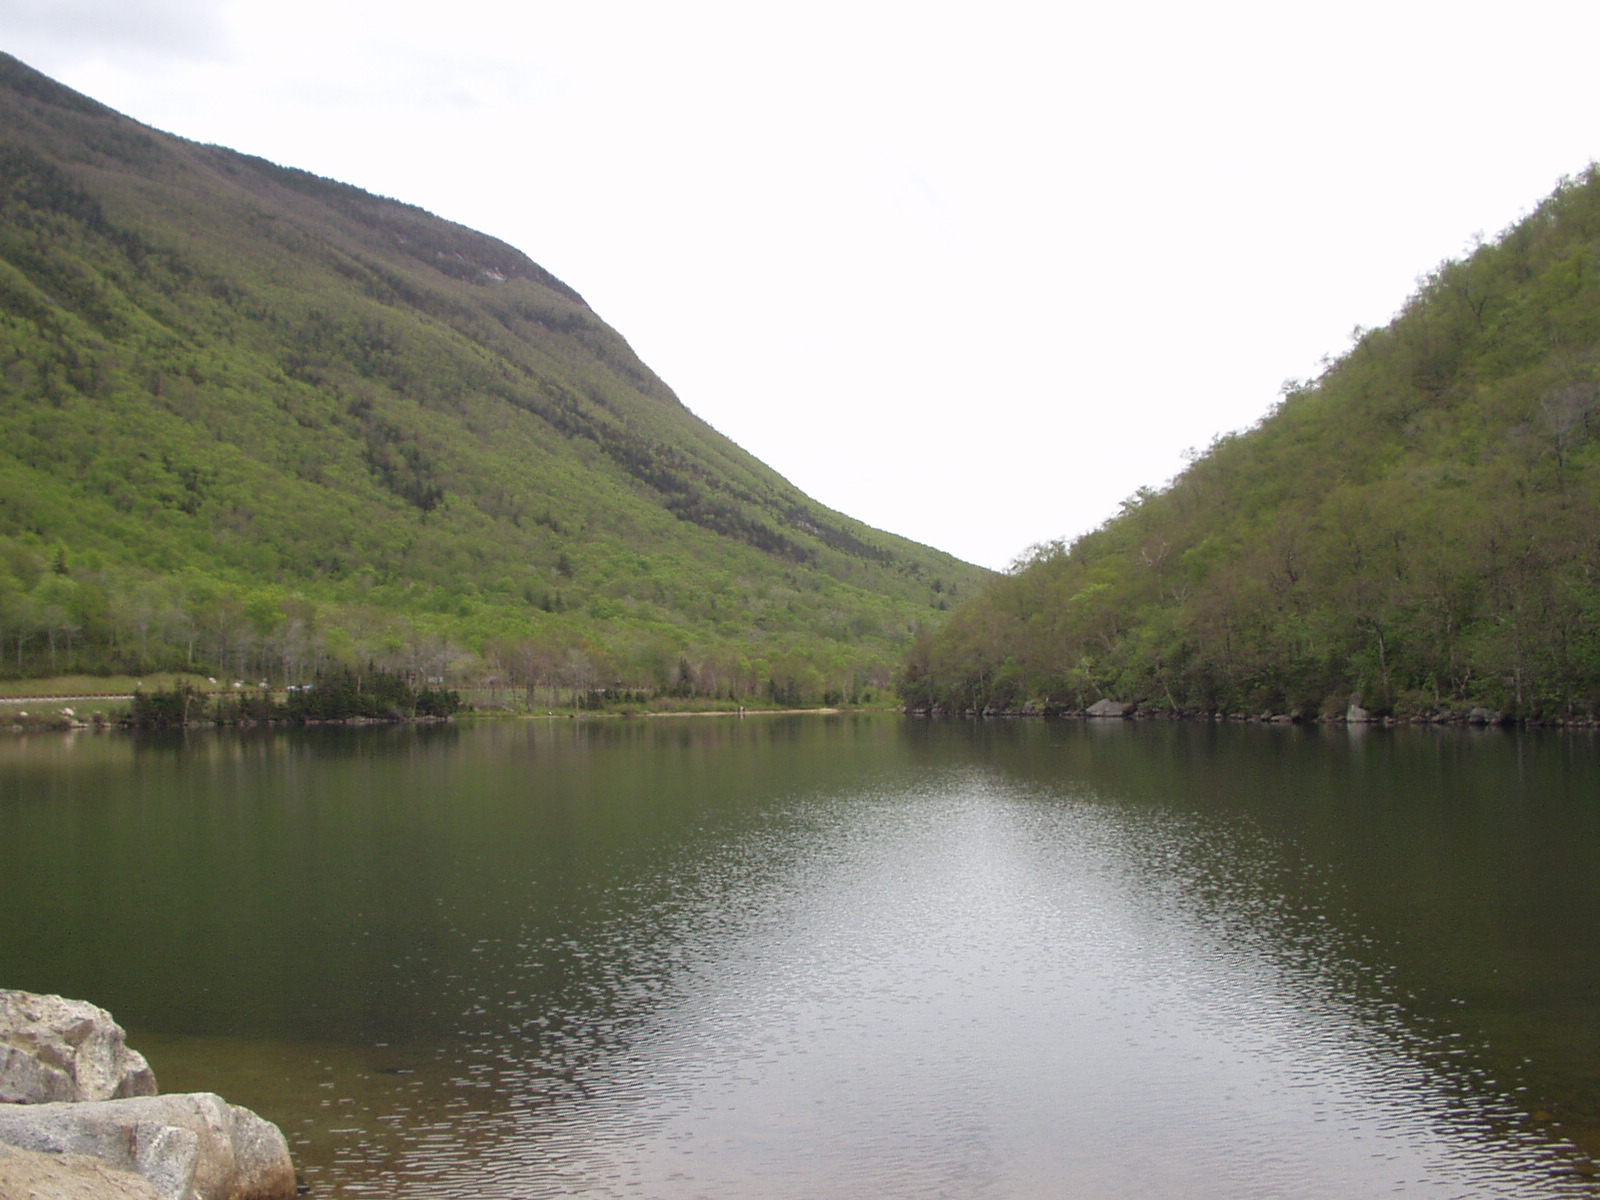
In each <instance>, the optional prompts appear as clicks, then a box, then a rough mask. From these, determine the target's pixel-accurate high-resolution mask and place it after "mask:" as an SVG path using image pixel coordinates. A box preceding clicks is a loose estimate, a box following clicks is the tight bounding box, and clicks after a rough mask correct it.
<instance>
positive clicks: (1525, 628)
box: [905, 166, 1600, 720]
mask: <svg viewBox="0 0 1600 1200" xmlns="http://www.w3.org/2000/svg"><path fill="white" fill-rule="evenodd" d="M1597 397H1600V174H1597V172H1596V169H1595V168H1594V167H1592V166H1591V167H1590V168H1589V170H1588V171H1586V172H1585V173H1584V174H1583V175H1582V176H1581V177H1579V178H1577V179H1573V180H1568V181H1565V182H1564V183H1563V184H1562V185H1561V186H1560V187H1559V188H1558V189H1557V190H1556V191H1555V192H1554V194H1552V195H1551V196H1550V197H1548V198H1547V199H1546V200H1545V201H1544V202H1543V203H1542V204H1540V205H1539V207H1538V208H1537V210H1536V211H1534V212H1533V214H1532V215H1531V216H1529V217H1528V218H1527V219H1526V220H1524V221H1522V222H1520V223H1518V224H1517V225H1515V226H1514V227H1512V228H1511V229H1509V230H1507V231H1506V232H1505V233H1504V234H1502V235H1501V236H1500V237H1498V238H1497V239H1495V240H1494V241H1493V242H1491V243H1489V244H1486V245H1482V246H1480V247H1479V248H1478V249H1477V250H1476V251H1475V252H1474V253H1472V254H1471V255H1470V256H1469V257H1467V258H1465V259H1464V260H1463V261H1453V262H1447V263H1445V264H1443V265H1442V266H1440V267H1439V268H1438V269H1437V270H1435V271H1434V272H1432V274H1431V275H1429V276H1428V277H1427V279H1426V281H1425V282H1424V283H1423V285H1422V286H1421V288H1420V290H1419V291H1418V292H1417V293H1416V294H1415V295H1414V296H1413V297H1412V298H1411V300H1410V301H1409V302H1408V303H1407V305H1406V306H1405V308H1404V309H1403V310H1402V311H1401V313H1400V314H1399V315H1398V316H1397V317H1396V318H1395V320H1394V321H1393V322H1392V323H1390V324H1389V325H1388V326H1386V327H1385V328H1382V329H1375V330H1371V331H1367V332H1360V331H1358V336H1357V338H1356V341H1355V344H1354V345H1353V347H1352V348H1351V349H1350V350H1349V351H1348V352H1347V353H1345V354H1344V355H1342V356H1341V357H1339V358H1338V359H1337V360H1335V361H1333V362H1332V363H1331V365H1329V366H1328V367H1327V369H1326V370H1325V371H1324V372H1323V373H1322V374H1321V375H1320V376H1319V377H1318V378H1316V379H1314V380H1311V381H1308V382H1306V383H1303V384H1297V385H1293V386H1290V387H1288V388H1286V390H1285V393H1284V395H1283V397H1282V400H1281V402H1280V403H1279V404H1278V405H1277V406H1276V408H1275V409H1274V410H1273V411H1272V412H1271V413H1270V414H1269V415H1267V416H1266V417H1265V418H1264V419H1263V420H1261V421H1260V422H1259V424H1258V425H1256V426H1255V427H1254V428H1252V429H1250V430H1248V431H1246V432H1243V433H1239V434H1230V435H1228V436H1226V437H1222V438H1220V439H1218V440H1217V441H1216V442H1215V443H1214V444H1213V445H1212V446H1211V448H1210V449H1209V451H1207V452H1206V453H1205V454H1203V455H1202V456H1200V457H1199V458H1198V460H1197V461H1195V462H1193V463H1192V464H1191V465H1190V467H1189V468H1188V469H1187V470H1185V471H1184V472H1183V473H1182V474H1181V475H1179V476H1178V477H1177V478H1176V479H1175V480H1173V481H1172V482H1171V483H1170V484H1169V485H1168V486H1166V487H1164V488H1159V489H1155V488H1150V489H1144V490H1141V491H1140V492H1139V493H1138V494H1137V495H1135V496H1133V497H1130V498H1129V499H1128V500H1127V501H1126V502H1124V505H1123V511H1122V512H1121V513H1120V514H1119V515H1117V516H1116V517H1115V518H1113V519H1112V520H1110V521H1108V522H1106V523H1105V525H1103V526H1102V527H1101V528H1099V529H1097V530H1095V531H1093V532H1091V533H1089V534H1087V535H1085V536H1084V537H1081V538H1079V539H1077V540H1076V541H1074V542H1073V543H1071V544H1070V545H1066V544H1061V543H1057V544H1053V545H1047V546H1041V547H1038V548H1037V549H1036V551H1035V552H1034V553H1033V555H1032V556H1031V560H1030V561H1029V562H1028V563H1027V564H1026V565H1025V566H1023V567H1021V568H1020V569H1018V570H1016V571H1014V572H1013V573H1012V574H1010V575H1009V576H1007V577H1005V578H1002V579H1000V580H998V581H997V582H995V583H994V584H993V585H992V586H990V587H989V588H987V589H986V590H985V591H984V592H983V593H982V594H981V595H980V596H979V597H977V598H975V599H974V600H973V601H971V602H970V603H969V604H967V605H965V606H963V607H962V608H961V609H960V611H958V612H957V613H955V614H953V615H952V618H951V620H950V621H949V622H947V623H946V624H945V625H944V626H943V627H942V629H941V630H940V631H939V633H938V634H937V635H931V634H930V635H928V636H925V637H923V638H921V639H920V640H919V641H918V643H917V645H916V646H915V648H914V650H913V652H912V655H911V658H910V662H909V664H908V666H907V668H906V675H905V682H906V691H907V692H908V693H909V694H910V696H911V697H912V700H913V702H914V703H915V704H917V705H919V706H921V705H944V706H948V707H951V708H955V709H983V708H986V707H992V708H1002V709H1009V708H1016V707H1023V706H1030V707H1034V708H1069V709H1076V708H1082V707H1084V706H1085V705H1087V704H1089V703H1092V702H1093V701H1095V700H1096V699H1097V698H1099V697H1111V698H1116V699H1120V700H1123V701H1141V702H1143V703H1144V705H1145V706H1146V707H1148V708H1153V709H1158V710H1168V711H1179V712H1191V713H1215V712H1224V713H1246V714H1251V715H1257V714H1261V713H1264V712H1268V713H1274V714H1296V715H1300V716H1304V717H1314V716H1317V715H1319V714H1325V715H1334V714H1343V713H1344V712H1345V710H1346V707H1347V705H1348V704H1349V703H1350V701H1351V698H1352V696H1356V697H1358V698H1359V701H1360V703H1361V705H1363V706H1364V707H1366V708H1367V709H1368V710H1369V711H1370V712H1372V713H1373V714H1377V715H1386V714H1393V715H1396V716H1402V717H1412V718H1427V717H1438V718H1443V717H1448V716H1450V715H1459V714H1460V713H1461V712H1463V711H1464V710H1466V709H1468V708H1470V707H1472V706H1482V707H1486V708H1490V709H1495V710H1499V711H1500V712H1502V713H1505V714H1507V715H1509V716H1518V717H1526V718H1540V719H1551V720H1572V719H1592V718H1594V717H1595V716H1596V714H1597V713H1600V441H1597V438H1596V432H1597V430H1600V403H1597Z"/></svg>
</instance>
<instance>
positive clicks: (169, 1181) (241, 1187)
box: [0, 989, 297, 1200]
mask: <svg viewBox="0 0 1600 1200" xmlns="http://www.w3.org/2000/svg"><path fill="white" fill-rule="evenodd" d="M296 1190H297V1187H296V1179H295V1170H294V1160H293V1159H292V1158H291V1156H290V1154H289V1144H288V1142H287V1140H285V1138H284V1136H283V1131H282V1130H280V1129H279V1128H278V1127H277V1126H276V1125H274V1124H272V1122H270V1121H268V1120H266V1119H265V1118H263V1117H260V1116H258V1115H256V1114H255V1113H253V1112H251V1111H250V1110H249V1109H247V1108H242V1107H240V1106H238V1105H235V1104H229V1103H228V1102H227V1101H226V1100H224V1099H223V1098H222V1097H220V1096H217V1095H214V1094H212V1093H210V1092H191V1093H179V1094H176V1095H161V1094H159V1093H158V1090H157V1087H156V1079H155V1074H154V1073H153V1072H152V1071H151V1070H150V1065H149V1063H147V1062H146V1061H145V1059H144V1056H143V1055H141V1054H139V1053H138V1052H137V1051H135V1050H131V1049H129V1048H128V1046H127V1035H126V1034H125V1033H124V1031H123V1029H122V1027H121V1026H120V1025H118V1024H117V1023H116V1021H115V1020H114V1019H113V1018H112V1016H111V1014H110V1013H108V1012H107V1011H106V1010H105V1009H103V1008H99V1007H97V1006H95V1005H93V1004H89V1003H87V1002H86V1001H83V1000H68V999H66V998H64V997H61V996H52V995H39V994H36V993H32V992H21V991H15V990H10V989H0V1197H6V1198H8V1200H9V1198H10V1197H12V1196H16V1197H19V1198H20V1197H30V1198H33V1200H150V1198H151V1197H158V1198H159V1200H292V1197H294V1196H295V1194H296Z"/></svg>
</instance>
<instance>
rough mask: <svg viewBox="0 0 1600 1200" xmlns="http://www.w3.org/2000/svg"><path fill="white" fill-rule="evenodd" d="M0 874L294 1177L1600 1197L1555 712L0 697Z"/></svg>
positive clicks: (0, 935)
mask: <svg viewBox="0 0 1600 1200" xmlns="http://www.w3.org/2000/svg"><path fill="white" fill-rule="evenodd" d="M0 914H3V920H0V986H12V987H22V988H26V989H30V990H35V991H50V992H60V993H63V994H66V995H71V996H80V997H84V998H87V999H91V1000H94V1001H95V1002H97V1003H100V1004H102V1005H104V1006H106V1007H108V1008H110V1009H111V1010H112V1011H113V1012H114V1013H115V1014H116V1016H117V1017H118V1018H119V1019H120V1020H121V1021H122V1022H123V1023H124V1024H125V1025H126V1026H127V1027H128V1028H129V1030H130V1041H131V1042H132V1044H133V1045H134V1046H135V1047H136V1048H138V1049H141V1050H143V1051H144V1052H145V1053H146V1055H147V1056H148V1057H149V1058H150V1059H151V1061H152V1063H153V1065H154V1066H155V1068H156V1072H157V1075H158V1078H159V1079H160V1081H161V1084H162V1087H163V1089H164V1090H168V1091H177V1090H214V1091H219V1092H221V1093H223V1094H224V1095H226V1096H227V1097H228V1098H229V1099H231V1100H233V1101H235V1102H236V1103H242V1104H246V1105H249V1106H250V1107H253V1108H255V1109H257V1110H258V1111H259V1112H261V1113H263V1114H264V1115H266V1116H268V1117H269V1118H271V1119H273V1120H276V1121H277V1122H278V1123H279V1124H280V1125H281V1126H282V1127H283V1128H284V1130H285V1132H286V1133H287V1134H288V1135H289V1138H290V1141H291V1143H292V1144H293V1145H294V1146H295V1149H296V1153H297V1155H298V1157H299V1159H300V1161H301V1163H302V1165H303V1167H304V1170H305V1174H306V1176H307V1178H308V1180H309V1182H310V1183H311V1184H312V1187H313V1194H314V1195H316V1196H324V1197H334V1196H339V1197H368V1196H372V1197H377V1196H383V1197H390V1196H396V1197H406V1198H424V1200H433V1198H441V1197H463V1198H464V1197H472V1198H480V1197H493V1198H506V1200H512V1198H515V1200H521V1198H524V1197H527V1198H535V1197H545V1196H552V1197H553V1196H581V1197H660V1198H664V1200H677V1198H680V1197H682V1198H688V1197H702V1196H703V1197H714V1198H724V1197H726V1198H735V1197H737V1198H740V1200H745V1198H753V1200H762V1198H767V1197H785V1198H789V1197H793V1198H799V1197H807V1198H812V1197H815V1198H826V1197H868V1196H872V1197H960V1198H969V1197H980V1198H981V1197H995V1198H1001V1197H1005V1198H1013V1197H1014V1198H1020V1200H1032V1198H1035V1197H1039V1198H1043V1197H1051V1198H1063V1197H1065V1198H1080V1197H1081V1198H1085V1200H1088V1198H1094V1200H1106V1198H1110V1200H1119V1198H1123V1197H1140V1198H1152V1200H1167V1198H1172V1200H1180V1198H1181V1200H1205V1198H1209V1197H1217V1198H1219V1200H1220V1198H1223V1197H1226V1198H1228V1200H1239V1198H1242V1197H1284V1198H1291V1197H1292V1198H1294V1200H1309V1198H1317V1197H1327V1198H1329V1200H1350V1198H1352V1197H1367V1196H1378V1195H1384V1196H1426V1197H1452V1198H1454V1197H1489V1196H1505V1197H1546V1196H1550V1197H1555V1196H1585V1197H1593V1196H1600V1182H1597V1179H1596V1175H1595V1167H1594V1166H1593V1164H1592V1162H1591V1159H1590V1155H1591V1154H1595V1155H1600V752H1597V746H1596V743H1595V741H1594V739H1592V738H1590V737H1588V736H1584V735H1557V734H1512V733H1504V732H1499V731H1480V732H1463V731H1459V730H1447V731H1436V730H1394V731H1385V730H1350V731H1346V730H1344V729H1342V728H1341V729H1300V728H1289V729H1284V728H1261V727H1237V726H1219V727H1213V726H1204V725H1148V724H1123V723H1120V722H1116V723H1094V724H1087V725H1084V724H1053V723H1052V724H1045V723H1039V722H989V723H957V722H918V721H909V720H903V719H901V718H899V717H894V716H836V717H823V716H805V717H751V718H748V719H745V720H743V721H740V720H737V719H705V718H678V719H651V720H634V721H614V720H612V721H590V722H575V721H550V722H533V723H509V722H508V723H495V724H483V725H470V724H469V725H456V726H450V727H443V728H398V729H390V728H375V729H359V730H337V731H335V730H309V731H294V732H282V733H280V732H262V733H260V734H256V735H245V736H239V735H237V734H229V733H217V734H212V733H206V734H198V735H196V734H190V735H187V736H176V735H175V736H171V737H150V738H145V737H137V738H136V737H132V736H128V735H122V734H95V735H91V734H84V735H77V736H61V735H54V736H26V737H12V738H8V739H5V740H3V741H0Z"/></svg>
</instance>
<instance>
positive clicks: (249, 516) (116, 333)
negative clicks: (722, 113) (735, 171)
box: [0, 55, 985, 702]
mask: <svg viewBox="0 0 1600 1200" xmlns="http://www.w3.org/2000/svg"><path fill="white" fill-rule="evenodd" d="M705 319H706V320H708V321H714V320H716V314H715V313H714V312H707V313H706V314H705ZM760 402H761V399H760V397H759V396H752V397H751V403H760ZM796 419H801V418H799V417H798V416H797V418H796ZM984 575H985V573H984V572H982V571H981V570H979V569H978V568H975V567H971V566H969V565H967V564H964V563H961V562H959V561H958V560H956V559H954V558H952V557H950V556H949V555H945V554H941V553H939V552H937V551H934V550H931V549H929V548H927V547H924V546H919V545H916V544H914V543H911V542H908V541H906V540H904V539H901V538H897V537H894V536H892V535H889V534H885V533H882V532H879V531H877V530H874V529H871V528H869V527H867V526H865V525H863V524H861V523H860V522H858V521H854V520H852V519H850V518H848V517H846V516H843V515H842V514H839V513H836V512H833V511H831V510H829V509H827V508H824V507H823V506H821V505H819V504H817V503H816V502H815V501H813V500H811V499H809V498H808V497H807V496H805V495H804V494H802V493H801V492H800V491H798V490H797V489H796V488H794V487H793V486H792V485H790V484H789V483H788V482H787V481H785V480H784V479H782V478H781V477H780V476H778V475H777V474H776V473H774V472H773V471H771V470H770V469H768V468H767V467H765V466H763V465H762V464H761V463H760V462H758V461H757V460H756V459H754V458H753V457H751V456H750V455H749V454H747V453H745V452H744V451H743V450H741V449H740V448H739V447H737V446H735V445H734V444H733V443H731V442H730V441H728V440H727V439H726V438H724V437H722V436H721V435H720V434H718V433H717V432H716V431H715V430H713V429H711V428H710V427H709V426H708V425H706V424H705V423H704V422H702V421H700V420H699V419H698V418H696V417H695V416H694V415H693V414H692V413H691V412H689V411H688V410H687V409H686V408H685V407H684V406H683V405H682V404H680V403H679V401H678V399H677V398H676V397H675V396H674V395H673V393H672V392H671V390H670V389H669V388H668V387H667V386H666V385H665V384H663V383H662V382H661V381H660V380H659V379H657V378H656V377H655V376H654V375H653V374H651V372H650V371H649V369H648V368H647V367H646V366H645V365H644V364H643V363H641V362H640V361H639V360H638V359H637V357H635V355H634V354H633V352H632V351H631V350H630V349H629V347H628V345H627V343H626V342H625V341H624V340H623V339H622V338H621V337H620V336H619V335H618V334H617V333H616V332H615V331H613V330H612V329H610V328H609V327H608V326H606V325H605V324H604V323H603V322H602V321H601V320H600V319H599V318H598V317H597V316H596V315H595V314H594V313H593V312H592V311H591V310H590V308H589V307H588V305H587V304H585V303H584V301H583V299H582V297H581V296H579V295H578V293H577V292H575V291H574V290H573V289H572V288H570V287H568V286H566V285H565V284H564V283H562V282H561V281H559V280H557V279H555V278H553V277H552V276H551V275H549V274H548V273H547V272H545V271H544V270H543V269H541V268H540V267H538V266H537V265H536V264H534V263H533V262H532V261H530V260H529V259H528V258H527V257H525V256H524V255H523V254H521V253H519V252H518V251H516V250H514V249H512V248H511V247H509V246H507V245H505V244H503V243H500V242H497V241H495V240H493V239H491V238H488V237H485V236H483V235H480V234H477V233H474V232H473V231H471V230H468V229H465V228H462V227H460V226H457V225H453V224H450V223H449V222H446V221H443V220H440V219H438V218H435V217H433V216H431V215H430V214H428V213H426V212H423V211H421V210H419V209H417V208H414V207H411V206H408V205H406V204H403V203H399V202H397V201H394V200H389V199H385V198H382V197H378V196H373V195H370V194H368V193H365V192H362V191H360V190H358V189H356V188H353V187H349V186H346V185H343V184H339V183H335V182H332V181H330V180H327V179H321V178H318V177H315V176H313V175H309V174H307V173H305V172H302V171H297V170H293V169H289V168H285V167H280V166H276V165H274V164H271V163H268V162H265V161H262V160H260V159H256V158H250V157H247V156H245V155H241V154H238V153H235V152H233V151H230V150H226V149H222V148H220V147H216V146H201V145H196V144H193V143H190V142H186V141H183V140H181V139H178V138H174V137H171V136H168V135H165V134H162V133H159V132H157V131H154V130H151V129H147V128H145V127H143V126H140V125H138V124H137V123H135V122H133V121H131V120H129V119H127V118H124V117H122V116H119V115H118V114H116V113H113V112H111V111H110V110H108V109H106V108H104V107H102V106H101V105H99V104H97V103H95V102H94V101H92V100H90V99H87V98H85V97H83V96H80V95H78V94H76V93H74V92H72V91H70V90H68V89H66V88H64V87H62V86H60V85H59V84H56V83H54V82H53V81H51V80H49V79H47V78H46V77H44V76H42V75H40V74H38V73H37V72H35V71H33V70H31V69H30V68H28V67H26V66H24V65H23V64H21V63H19V62H17V61H16V60H15V59H11V58H8V57H5V56H3V55H0V672H3V673H6V674H11V675H34V674H42V673H55V672H60V671H67V670H80V671H91V672H95V671H112V670H123V671H130V672H141V671H147V670H155V669H158V668H171V669H200V670H202V671H211V672H214V673H215V674H218V675H222V674H227V675H229V676H242V677H248V678H252V679H253V678H256V677H261V678H270V679H271V680H273V681H275V682H287V681H295V680H298V679H304V678H309V677H310V676H312V675H313V674H315V673H317V672H319V671H322V670H326V669H328V668H330V667H332V666H337V665H339V664H358V663H363V662H378V663H380V664H384V665H387V666H388V667H390V668H392V669H399V670H406V671H410V672H413V673H418V674H423V673H425V674H427V675H429V676H443V675H446V674H453V675H458V676H459V675H462V674H464V673H471V672H478V673H485V674H488V675H491V676H494V675H498V676H500V677H502V678H506V679H510V680H514V681H517V682H521V683H525V684H527V685H528V686H529V687H530V688H531V687H533V686H534V685H535V684H539V685H547V686H554V685H558V684H559V685H562V686H568V687H572V688H588V687H593V686H597V685H600V684H605V685H611V686H618V685H626V686H629V687H636V686H637V687H647V688H650V689H652V690H668V691H674V692H677V693H679V694H682V695H691V694H693V695H721V696H735V695H737V696H744V695H751V696H755V695H762V694H765V695H768V696H770V697H771V698H772V699H776V700H784V701H789V702H799V701H807V700H817V699H821V698H822V697H823V696H824V695H828V696H834V697H838V696H846V695H852V694H856V693H858V692H860V691H862V690H864V689H867V688H869V687H872V686H879V687H881V686H882V684H883V683H884V682H885V681H886V678H887V674H888V672H889V670H890V669H891V667H892V665H893V664H894V663H895V662H897V661H898V660H899V658H900V657H901V655H902V654H903V651H904V646H905V644H906V642H907V640H908V638H909V637H910V633H911V631H912V629H913V628H915V627H916V626H917V625H918V624H920V623H925V622H928V621H931V620H936V619H937V618H938V617H939V615H940V613H941V612H942V610H943V609H944V608H945V607H946V605H947V604H948V602H949V600H950V599H951V598H952V597H960V596H962V595H963V594H965V593H967V592H970V591H971V590H972V589H973V588H974V587H975V585H976V584H978V583H979V582H980V581H981V579H982V578H983V577H984Z"/></svg>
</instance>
